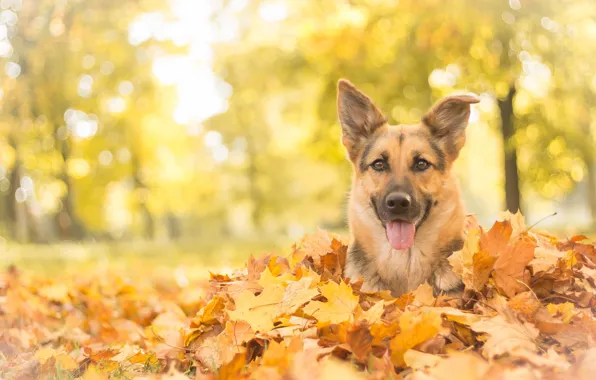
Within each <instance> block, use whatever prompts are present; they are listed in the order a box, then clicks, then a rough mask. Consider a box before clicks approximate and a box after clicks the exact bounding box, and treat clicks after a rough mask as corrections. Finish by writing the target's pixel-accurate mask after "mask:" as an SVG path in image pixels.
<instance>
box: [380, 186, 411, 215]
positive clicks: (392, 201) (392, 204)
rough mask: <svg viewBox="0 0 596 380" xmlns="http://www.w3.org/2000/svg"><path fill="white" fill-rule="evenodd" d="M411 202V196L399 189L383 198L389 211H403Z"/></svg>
mask: <svg viewBox="0 0 596 380" xmlns="http://www.w3.org/2000/svg"><path fill="white" fill-rule="evenodd" d="M411 204H412V198H410V196H409V195H408V194H406V193H402V192H399V191H396V192H393V193H389V194H388V195H387V197H386V198H385V205H386V206H387V209H389V211H391V212H396V213H399V212H405V211H407V210H408V209H409V208H410V205H411Z"/></svg>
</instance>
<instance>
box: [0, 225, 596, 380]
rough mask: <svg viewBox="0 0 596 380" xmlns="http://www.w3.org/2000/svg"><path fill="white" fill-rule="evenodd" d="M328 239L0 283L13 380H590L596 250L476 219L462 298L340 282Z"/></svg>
mask: <svg viewBox="0 0 596 380" xmlns="http://www.w3.org/2000/svg"><path fill="white" fill-rule="evenodd" d="M346 250H347V247H346V245H345V244H344V242H342V241H341V240H340V239H339V238H338V237H336V236H333V235H331V234H328V233H326V232H324V231H320V232H319V233H317V234H314V235H311V236H306V237H305V238H304V239H303V240H302V241H301V242H300V243H299V244H297V245H296V246H295V247H293V249H292V250H291V251H290V252H289V253H287V254H286V255H281V256H276V255H268V256H266V257H261V258H253V257H251V258H250V260H249V261H248V263H247V265H246V267H245V268H242V269H238V270H237V271H236V272H234V273H232V274H211V279H210V280H209V281H205V282H204V283H189V282H188V281H178V282H171V283H168V282H160V281H151V279H150V273H147V277H148V278H149V280H148V281H137V282H134V281H130V280H129V279H127V278H126V277H125V276H121V275H116V274H114V273H110V272H109V271H104V272H98V273H81V274H80V275H76V276H68V277H60V276H58V277H55V278H52V279H51V280H47V279H45V280H41V279H39V278H35V277H30V276H28V275H27V274H26V272H21V271H20V270H19V268H9V269H8V270H7V271H6V272H4V273H3V274H1V275H0V378H5V379H30V378H54V379H74V378H83V379H104V378H153V377H160V378H176V379H178V378H179V379H187V378H197V379H218V378H219V379H263V378H267V379H269V380H274V379H317V378H318V379H337V378H341V379H342V380H350V379H366V378H368V379H391V378H393V379H398V378H410V379H453V378H457V379H509V378H511V379H516V380H519V379H541V378H544V379H576V378H578V379H593V378H594V374H595V373H596V318H595V309H596V296H595V289H596V283H595V279H596V248H595V246H594V244H590V243H589V242H587V239H585V238H584V237H583V236H575V237H572V238H570V239H564V240H558V239H557V238H555V237H553V236H550V235H548V234H542V233H535V232H529V231H527V229H526V227H525V225H524V223H523V219H522V218H521V215H519V214H518V215H508V216H507V217H506V218H505V220H503V221H500V222H497V223H495V224H494V226H492V228H491V229H490V230H487V231H486V230H483V229H482V228H480V227H479V226H478V225H477V224H476V223H475V221H474V219H473V218H470V219H469V224H468V235H467V241H466V244H465V247H464V249H463V250H462V251H460V252H456V253H455V254H454V255H453V256H452V257H451V258H450V261H451V264H452V265H453V267H454V269H455V271H457V272H458V273H459V274H460V275H461V276H462V279H463V281H464V283H465V286H466V291H465V293H464V294H463V295H462V296H461V297H457V298H448V297H446V296H442V295H439V296H438V297H435V296H433V293H432V289H431V288H430V286H428V285H426V284H425V285H422V286H420V287H419V288H418V289H417V290H415V291H413V292H411V293H410V294H407V295H403V296H401V297H400V298H397V299H396V298H393V297H391V296H390V294H389V293H388V292H380V293H374V294H371V293H362V292H361V291H360V286H359V283H358V282H355V283H352V284H349V283H346V282H345V280H344V279H342V267H343V264H344V262H345V258H346Z"/></svg>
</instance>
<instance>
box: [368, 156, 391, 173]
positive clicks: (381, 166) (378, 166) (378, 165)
mask: <svg viewBox="0 0 596 380" xmlns="http://www.w3.org/2000/svg"><path fill="white" fill-rule="evenodd" d="M370 166H371V167H372V168H373V169H374V170H376V171H378V172H382V171H383V170H385V169H387V163H386V162H385V161H383V160H380V159H379V160H375V161H373V163H372V164H370Z"/></svg>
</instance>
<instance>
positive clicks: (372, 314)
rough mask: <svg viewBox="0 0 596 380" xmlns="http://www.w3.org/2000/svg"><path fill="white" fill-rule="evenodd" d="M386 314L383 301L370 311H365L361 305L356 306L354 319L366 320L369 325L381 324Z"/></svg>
mask: <svg viewBox="0 0 596 380" xmlns="http://www.w3.org/2000/svg"><path fill="white" fill-rule="evenodd" d="M384 312H385V301H383V300H381V301H379V302H377V303H376V304H374V305H373V306H372V307H371V308H370V309H368V310H366V311H364V310H362V308H361V307H360V305H357V306H356V310H355V311H354V317H355V319H357V320H366V321H367V322H368V324H369V325H372V324H375V323H379V322H381V316H382V315H383V313H384Z"/></svg>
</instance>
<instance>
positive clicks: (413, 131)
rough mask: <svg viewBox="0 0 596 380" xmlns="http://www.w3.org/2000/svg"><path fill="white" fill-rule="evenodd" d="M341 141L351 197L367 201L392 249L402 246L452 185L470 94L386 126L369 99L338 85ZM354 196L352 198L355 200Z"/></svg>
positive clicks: (351, 87)
mask: <svg viewBox="0 0 596 380" xmlns="http://www.w3.org/2000/svg"><path fill="white" fill-rule="evenodd" d="M338 87H339V89H338V99H337V103H338V114H339V121H340V123H341V127H342V143H343V145H344V146H345V148H346V150H347V153H348V157H349V159H350V161H351V162H352V165H353V167H354V183H353V189H352V198H353V199H352V201H353V202H359V203H360V204H364V205H366V204H370V206H371V207H372V209H373V210H374V213H375V214H376V217H377V218H378V219H379V221H380V222H381V223H382V225H383V226H384V227H385V229H386V234H387V239H388V240H389V243H390V244H391V246H392V247H393V248H394V249H407V248H409V247H410V246H411V245H412V244H413V242H414V235H415V233H416V229H417V228H418V227H420V226H421V225H422V224H423V223H424V222H425V220H426V219H427V218H428V216H429V214H430V212H431V209H432V207H433V206H437V205H438V202H439V201H440V200H444V199H445V197H444V194H445V193H449V191H446V188H447V190H448V189H449V187H455V186H456V184H455V183H452V181H453V179H452V176H451V174H450V171H451V167H452V164H453V161H454V160H455V159H456V158H457V156H458V154H459V151H460V150H461V148H462V147H463V145H464V143H465V139H466V135H465V128H466V125H467V124H468V118H469V116H470V104H472V103H478V101H479V100H478V99H477V98H476V97H474V96H470V95H456V96H449V97H446V98H443V99H442V100H440V101H439V102H438V103H437V104H435V105H434V106H433V107H432V108H431V109H430V110H429V111H428V113H427V114H426V115H425V116H424V118H423V119H422V121H421V122H420V123H419V124H415V125H389V124H387V119H386V118H385V117H384V116H383V113H382V112H381V111H380V110H379V109H378V108H377V106H375V104H374V103H373V102H372V100H371V99H370V98H369V97H368V96H366V95H365V94H364V93H362V92H361V91H360V90H358V89H357V88H356V87H355V86H354V85H352V84H351V83H350V82H348V81H346V80H343V79H342V80H340V81H339V85H338ZM354 198H355V199H354Z"/></svg>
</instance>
